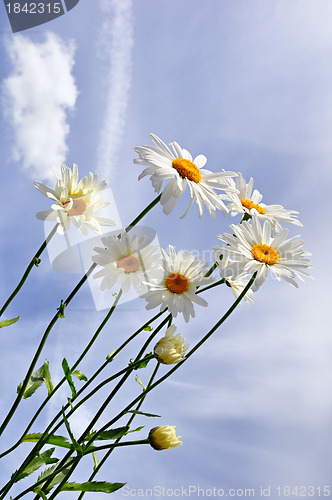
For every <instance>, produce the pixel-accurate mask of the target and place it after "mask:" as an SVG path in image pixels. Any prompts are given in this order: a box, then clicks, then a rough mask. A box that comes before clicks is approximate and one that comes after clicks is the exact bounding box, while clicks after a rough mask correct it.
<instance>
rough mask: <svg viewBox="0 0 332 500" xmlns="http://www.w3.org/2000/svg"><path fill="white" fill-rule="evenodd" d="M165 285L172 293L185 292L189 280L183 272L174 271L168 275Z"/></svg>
mask: <svg viewBox="0 0 332 500" xmlns="http://www.w3.org/2000/svg"><path fill="white" fill-rule="evenodd" d="M165 286H166V288H168V290H169V291H170V292H172V293H183V292H186V291H187V290H188V288H189V281H188V278H186V277H185V276H183V274H180V273H172V274H169V275H168V276H167V278H166V280H165Z"/></svg>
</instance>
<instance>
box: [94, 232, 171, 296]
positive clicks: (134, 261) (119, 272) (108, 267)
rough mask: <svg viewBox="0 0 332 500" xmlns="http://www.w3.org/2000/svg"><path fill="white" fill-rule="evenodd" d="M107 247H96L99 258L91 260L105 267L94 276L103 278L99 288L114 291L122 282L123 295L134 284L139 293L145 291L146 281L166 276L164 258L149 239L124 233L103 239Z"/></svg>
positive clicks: (95, 257)
mask: <svg viewBox="0 0 332 500" xmlns="http://www.w3.org/2000/svg"><path fill="white" fill-rule="evenodd" d="M101 241H102V243H103V245H104V247H105V248H100V247H97V248H94V251H95V252H97V254H98V255H93V256H92V260H93V262H95V263H96V264H99V265H100V266H102V267H103V269H101V270H100V271H98V272H97V273H95V274H94V275H93V277H94V278H95V279H97V278H101V277H102V278H103V279H102V281H101V284H100V289H101V290H105V289H106V288H112V287H113V286H114V285H115V284H116V283H119V284H120V286H121V288H122V290H123V292H124V293H126V292H128V291H129V289H130V287H131V285H133V287H134V288H135V290H136V291H137V292H139V291H142V289H143V288H144V290H146V286H144V282H146V281H148V280H150V279H154V278H160V277H161V276H162V275H163V270H162V265H161V256H160V252H159V251H158V246H157V245H151V242H150V241H149V240H148V239H147V238H146V236H145V235H144V236H141V237H140V238H138V236H136V235H134V236H133V237H132V238H130V236H129V235H128V234H127V233H126V232H125V231H122V232H121V233H120V235H119V237H118V236H115V235H112V236H105V237H103V238H101Z"/></svg>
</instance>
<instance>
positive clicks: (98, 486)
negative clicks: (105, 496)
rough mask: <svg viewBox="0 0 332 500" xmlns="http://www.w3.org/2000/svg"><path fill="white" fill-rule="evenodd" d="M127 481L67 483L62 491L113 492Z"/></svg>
mask: <svg viewBox="0 0 332 500" xmlns="http://www.w3.org/2000/svg"><path fill="white" fill-rule="evenodd" d="M125 484H126V483H106V482H105V481H93V482H90V483H81V484H79V483H65V484H64V485H63V486H62V488H61V491H86V492H88V491H89V492H93V493H113V491H116V490H119V489H120V488H122V487H123V486H124V485H125Z"/></svg>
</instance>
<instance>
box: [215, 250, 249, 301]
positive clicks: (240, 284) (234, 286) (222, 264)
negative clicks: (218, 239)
mask: <svg viewBox="0 0 332 500" xmlns="http://www.w3.org/2000/svg"><path fill="white" fill-rule="evenodd" d="M215 248H219V247H215ZM215 261H216V264H217V266H218V268H219V270H220V278H222V279H224V280H225V284H226V285H227V286H228V287H229V288H230V289H231V290H232V292H233V294H234V296H235V297H238V296H239V295H240V294H241V293H242V292H243V290H244V288H245V287H246V286H247V284H248V282H249V280H246V279H243V278H234V277H233V269H232V263H231V262H230V260H229V258H228V257H223V258H222V259H220V256H219V252H218V251H216V252H215ZM243 298H244V300H245V301H246V302H247V303H248V304H250V305H253V303H254V292H253V291H252V290H251V288H250V289H249V290H248V291H247V293H246V294H245V296H244V297H243Z"/></svg>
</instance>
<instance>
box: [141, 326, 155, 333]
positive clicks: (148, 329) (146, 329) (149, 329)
mask: <svg viewBox="0 0 332 500" xmlns="http://www.w3.org/2000/svg"><path fill="white" fill-rule="evenodd" d="M143 330H145V331H146V332H152V330H153V328H152V326H146V327H145V328H143Z"/></svg>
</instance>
